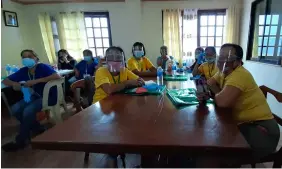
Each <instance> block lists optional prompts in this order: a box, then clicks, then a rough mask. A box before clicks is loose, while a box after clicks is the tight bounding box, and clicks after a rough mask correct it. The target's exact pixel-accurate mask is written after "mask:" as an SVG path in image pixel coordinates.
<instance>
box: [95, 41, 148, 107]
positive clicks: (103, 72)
mask: <svg viewBox="0 0 282 169" xmlns="http://www.w3.org/2000/svg"><path fill="white" fill-rule="evenodd" d="M105 59H106V64H107V67H100V68H99V69H98V70H97V72H96V76H95V87H96V92H95V95H94V98H93V103H95V102H97V101H100V100H102V99H104V98H106V97H107V96H108V95H111V94H113V93H116V92H119V91H122V90H123V89H126V88H129V87H137V86H142V85H144V80H143V79H141V78H139V77H138V76H136V75H135V74H134V73H132V72H131V71H130V70H128V69H127V68H125V62H124V55H123V54H122V52H120V49H119V48H118V47H115V46H112V47H110V48H108V49H107V51H106V54H105Z"/></svg>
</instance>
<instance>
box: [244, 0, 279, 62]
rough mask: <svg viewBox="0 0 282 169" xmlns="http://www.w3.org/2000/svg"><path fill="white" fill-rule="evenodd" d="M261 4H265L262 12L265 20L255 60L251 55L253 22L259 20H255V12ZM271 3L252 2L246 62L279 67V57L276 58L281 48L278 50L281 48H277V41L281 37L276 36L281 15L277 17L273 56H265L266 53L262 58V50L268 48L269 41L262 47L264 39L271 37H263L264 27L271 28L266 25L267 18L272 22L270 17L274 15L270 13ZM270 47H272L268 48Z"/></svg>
mask: <svg viewBox="0 0 282 169" xmlns="http://www.w3.org/2000/svg"><path fill="white" fill-rule="evenodd" d="M263 2H265V11H264V16H265V20H264V24H263V25H262V26H263V31H262V32H263V36H262V46H259V45H258V47H261V50H260V54H258V56H257V58H253V56H252V54H253V43H254V37H255V36H254V33H255V24H256V23H255V21H256V19H259V18H256V10H257V6H258V5H259V4H260V3H263ZM271 3H272V0H255V1H254V2H252V6H251V13H250V27H249V36H248V46H247V55H246V60H250V61H256V62H263V63H269V64H274V65H280V64H281V63H280V62H279V60H280V58H281V56H278V48H279V47H280V48H281V49H280V50H282V46H279V40H280V37H282V36H281V35H279V36H278V35H277V34H279V33H280V31H281V29H282V20H281V17H282V15H279V17H280V18H279V20H278V25H277V34H276V36H275V37H276V38H277V37H278V38H277V39H276V42H275V44H274V53H273V55H274V56H267V51H266V56H262V53H263V48H264V47H266V48H267V49H268V47H269V39H268V41H267V44H266V45H264V39H265V37H267V38H269V37H271V36H270V35H264V33H265V28H266V26H270V27H271V26H272V24H271V23H270V25H268V24H266V22H267V19H266V18H267V16H268V15H271V20H272V16H273V15H274V14H272V13H271ZM259 26H261V25H259ZM279 30H280V31H279ZM269 31H270V30H269ZM258 37H259V35H258ZM277 42H278V43H277ZM270 47H273V46H270ZM275 53H276V56H275Z"/></svg>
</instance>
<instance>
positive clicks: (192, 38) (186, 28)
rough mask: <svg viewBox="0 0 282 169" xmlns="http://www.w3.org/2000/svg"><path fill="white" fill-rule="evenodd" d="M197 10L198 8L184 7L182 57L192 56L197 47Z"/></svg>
mask: <svg viewBox="0 0 282 169" xmlns="http://www.w3.org/2000/svg"><path fill="white" fill-rule="evenodd" d="M197 11H198V9H184V11H183V33H182V36H183V39H182V40H183V43H182V44H183V46H182V49H183V57H185V58H187V57H188V58H194V57H195V56H194V55H195V54H194V51H195V49H196V48H197Z"/></svg>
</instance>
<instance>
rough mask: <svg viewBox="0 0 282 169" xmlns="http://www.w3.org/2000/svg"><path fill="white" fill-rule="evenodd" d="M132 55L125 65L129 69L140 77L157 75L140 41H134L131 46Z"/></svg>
mask: <svg viewBox="0 0 282 169" xmlns="http://www.w3.org/2000/svg"><path fill="white" fill-rule="evenodd" d="M132 54H133V56H132V57H131V58H129V59H128V61H127V63H128V64H127V66H128V69H129V70H130V71H132V72H133V73H135V74H136V75H138V76H140V77H151V76H156V75H157V69H156V68H155V66H154V65H153V64H152V62H151V61H150V60H149V59H148V58H147V57H146V50H145V46H144V45H143V43H141V42H135V43H134V44H133V46H132Z"/></svg>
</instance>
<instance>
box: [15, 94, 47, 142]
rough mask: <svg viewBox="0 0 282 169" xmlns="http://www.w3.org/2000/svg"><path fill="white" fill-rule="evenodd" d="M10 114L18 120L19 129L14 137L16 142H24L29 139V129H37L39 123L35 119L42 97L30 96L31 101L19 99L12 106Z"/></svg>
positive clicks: (39, 109) (40, 106)
mask: <svg viewBox="0 0 282 169" xmlns="http://www.w3.org/2000/svg"><path fill="white" fill-rule="evenodd" d="M11 109H12V116H15V117H16V118H17V119H18V120H19V121H20V130H19V133H18V135H17V137H16V142H17V143H19V144H24V143H25V142H26V141H29V140H30V131H31V130H39V129H40V127H41V125H40V123H39V122H38V121H37V120H36V113H37V112H40V111H41V109H42V98H41V97H40V96H37V95H32V96H31V101H30V102H29V103H26V102H25V101H24V100H21V101H19V102H17V103H16V104H14V105H13V106H12V107H11Z"/></svg>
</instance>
